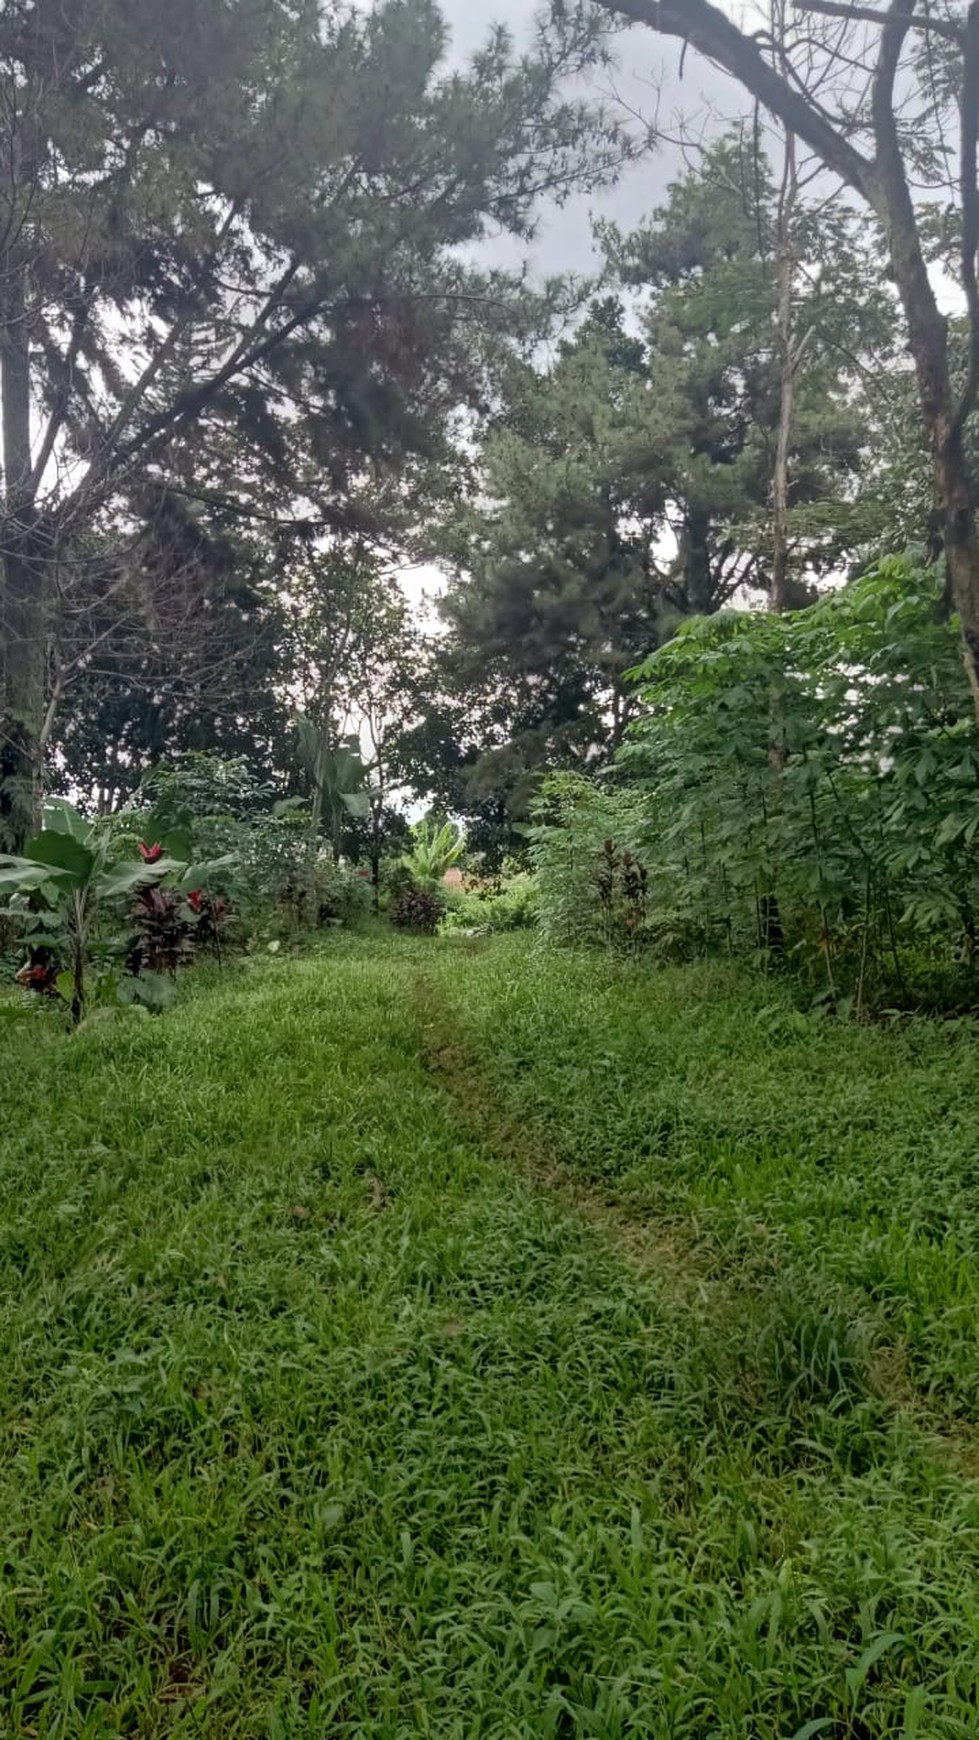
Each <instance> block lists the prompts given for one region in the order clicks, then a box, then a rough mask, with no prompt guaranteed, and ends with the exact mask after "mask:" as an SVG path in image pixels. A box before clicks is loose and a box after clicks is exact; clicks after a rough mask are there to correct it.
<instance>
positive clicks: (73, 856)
mask: <svg viewBox="0 0 979 1740" xmlns="http://www.w3.org/2000/svg"><path fill="white" fill-rule="evenodd" d="M25 856H26V857H28V858H30V859H32V860H33V862H34V863H36V864H49V865H50V866H51V868H52V869H53V870H63V871H64V872H65V874H66V875H68V876H70V877H71V879H72V881H73V882H87V881H88V878H89V877H90V876H91V874H92V867H93V865H94V863H95V856H94V854H93V853H92V852H90V851H89V849H88V847H87V846H83V845H82V843H81V841H80V840H78V839H76V838H75V837H74V836H73V835H72V834H69V833H62V832H61V831H60V830H59V829H57V828H51V829H45V830H44V831H43V832H42V833H40V834H36V835H35V837H34V839H33V840H29V841H28V843H27V846H26V847H25Z"/></svg>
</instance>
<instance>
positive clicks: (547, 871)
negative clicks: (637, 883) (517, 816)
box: [529, 773, 648, 944]
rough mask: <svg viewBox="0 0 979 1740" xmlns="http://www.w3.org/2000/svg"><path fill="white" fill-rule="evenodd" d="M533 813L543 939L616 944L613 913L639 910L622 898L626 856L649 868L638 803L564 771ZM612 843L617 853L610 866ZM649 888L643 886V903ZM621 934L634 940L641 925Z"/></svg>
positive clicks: (532, 851) (543, 789)
mask: <svg viewBox="0 0 979 1740" xmlns="http://www.w3.org/2000/svg"><path fill="white" fill-rule="evenodd" d="M532 816H533V821H532V825H531V827H530V829H529V839H530V855H531V861H532V863H533V866H534V870H535V872H536V879H537V887H538V911H539V923H540V928H541V932H542V934H543V935H544V936H545V937H546V939H547V940H548V941H549V942H554V943H559V944H567V943H577V942H605V943H610V942H613V941H615V940H616V935H617V930H618V927H617V924H616V923H615V922H614V921H613V919H614V914H615V913H617V911H618V908H619V906H620V904H621V905H622V906H624V907H629V906H630V905H635V902H630V901H626V900H623V898H622V886H621V866H622V862H623V861H624V858H625V857H626V856H628V859H629V862H630V863H636V864H639V865H641V866H642V867H643V869H646V865H647V861H648V860H647V853H646V851H645V849H644V848H645V841H644V818H643V807H642V803H641V801H640V799H639V798H638V796H637V795H636V794H634V793H632V792H629V791H626V790H623V789H622V788H620V787H609V786H600V785H598V784H596V783H595V781H593V780H590V779H586V778H584V776H583V775H581V774H577V773H558V774H553V775H552V776H551V777H550V778H549V779H547V780H545V781H544V783H543V785H542V787H541V791H540V794H539V796H538V797H537V799H536V800H535V803H534V806H533V810H532ZM609 845H610V846H611V847H612V849H613V853H614V855H615V858H614V864H613V865H612V866H610V864H609V861H608V858H607V852H606V848H607V846H609ZM610 875H611V882H610V883H609V882H608V878H609V876H610ZM647 880H648V871H647ZM603 887H604V889H605V892H604V893H603ZM645 889H646V885H645V884H643V889H642V900H643V902H645V899H646V892H645ZM621 930H622V935H623V937H625V936H626V935H628V936H629V938H630V939H631V940H634V939H635V936H636V930H637V926H636V925H635V924H630V925H628V926H626V925H625V924H623V925H622V927H621Z"/></svg>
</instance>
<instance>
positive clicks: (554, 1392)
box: [0, 936, 979, 1740]
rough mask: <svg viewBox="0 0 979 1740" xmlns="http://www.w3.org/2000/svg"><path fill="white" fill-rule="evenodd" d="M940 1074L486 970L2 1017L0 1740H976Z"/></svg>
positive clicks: (527, 961) (341, 967)
mask: <svg viewBox="0 0 979 1740" xmlns="http://www.w3.org/2000/svg"><path fill="white" fill-rule="evenodd" d="M447 1037H448V1038H449V1039H450V1040H453V1041H454V1040H455V1039H458V1042H459V1050H458V1054H450V1051H449V1050H448V1049H447V1047H446V1044H445V1041H446V1038H447ZM975 1037H976V1035H975V1029H974V1028H971V1027H967V1026H963V1025H960V1026H956V1027H952V1028H941V1027H939V1026H937V1025H935V1026H932V1025H927V1024H924V1023H922V1024H919V1025H912V1026H909V1027H907V1028H906V1029H902V1030H895V1031H883V1030H859V1029H839V1030H836V1029H833V1028H832V1027H831V1026H828V1025H827V1026H825V1027H820V1026H815V1025H813V1024H811V1023H806V1022H802V1023H800V1022H799V1021H797V1020H796V1018H795V1017H794V1016H793V1013H792V1011H791V1009H790V1008H789V1005H788V1003H787V1002H783V1001H782V1000H781V999H780V997H779V996H778V994H777V993H776V992H774V991H773V990H772V988H771V987H767V988H766V987H759V986H757V985H756V984H755V983H754V982H752V981H750V980H739V979H735V978H732V977H730V976H729V975H725V974H719V973H717V972H701V971H692V970H687V971H685V972H670V973H662V974H647V973H637V972H630V971H623V970H621V969H617V968H615V967H614V966H612V965H609V964H608V963H605V962H603V961H601V960H599V959H597V958H595V957H547V956H534V955H533V954H531V953H530V952H529V950H528V942H527V939H526V938H524V937H519V936H518V937H514V938H512V939H510V938H507V939H501V940H500V941H498V942H495V943H494V944H493V946H492V947H490V948H489V949H487V950H486V951H485V952H472V953H470V952H468V951H466V950H465V949H464V948H463V947H460V946H459V945H458V944H456V943H453V942H451V941H445V942H436V943H430V944H414V943H411V942H410V941H407V940H396V939H392V940H390V941H388V940H383V941H382V940H374V939H367V940H360V941H351V940H345V939H338V941H337V943H336V947H335V949H334V950H332V951H331V952H330V953H329V954H326V955H323V956H321V957H320V958H318V959H314V960H310V961H308V962H305V963H302V964H301V965H297V964H296V963H295V962H293V961H288V960H281V961H277V962H274V963H269V965H268V966H265V967H262V968H259V969H250V970H249V971H248V972H246V973H242V974H240V975H235V976H230V977H229V978H228V979H227V981H226V982H225V983H223V984H219V985H218V986H212V987H209V988H202V989H199V990H198V991H197V992H196V993H195V994H193V995H192V996H190V997H189V998H188V1000H187V1002H186V1003H185V1004H184V1005H183V1006H182V1007H180V1008H179V1009H177V1010H176V1011H175V1012H173V1013H172V1014H170V1015H167V1016H166V1017H164V1018H162V1019H161V1020H159V1021H144V1022H136V1021H132V1022H131V1023H130V1022H128V1021H127V1022H120V1023H117V1024H110V1025H107V1026H105V1027H102V1028H98V1027H96V1028H92V1029H91V1030H90V1031H87V1032H83V1033H81V1034H79V1035H78V1036H77V1037H76V1038H75V1039H72V1040H67V1039H65V1038H64V1037H62V1036H60V1035H58V1034H55V1033H54V1032H53V1031H52V1030H49V1029H48V1028H47V1027H46V1026H45V1024H43V1023H37V1022H32V1023H31V1024H30V1025H29V1027H28V1028H24V1029H20V1028H17V1027H16V1026H13V1025H10V1026H4V1027H3V1028H0V1055H2V1063H3V1070H4V1080H5V1084H6V1083H9V1086H7V1087H6V1091H5V1093H4V1097H3V1101H2V1104H0V1334H2V1348H3V1363H2V1366H0V1431H2V1450H3V1455H2V1462H0V1555H2V1561H0V1735H2V1736H3V1740H8V1737H9V1740H20V1737H21V1736H28V1737H29V1736H39V1737H44V1740H48V1737H52V1740H53V1737H55V1736H57V1737H58V1740H69V1737H70V1740H75V1737H81V1736H85V1737H86V1740H103V1737H104V1736H114V1735H119V1736H127V1737H128V1740H133V1737H137V1736H138V1737H140V1740H143V1737H149V1736H164V1735H165V1736H168V1737H169V1736H180V1737H183V1736H187V1737H190V1736H195V1737H203V1740H232V1737H234V1740H239V1737H240V1740H265V1737H266V1736H267V1737H268V1740H294V1737H296V1740H298V1737H299V1736H302V1737H304V1740H326V1737H328V1736H333V1735H356V1736H370V1737H371V1740H382V1737H383V1740H401V1737H405V1740H407V1737H408V1736H415V1735H424V1734H430V1735H433V1736H438V1737H439V1740H450V1737H452V1740H455V1737H458V1740H477V1737H478V1740H490V1737H499V1740H519V1737H522V1736H550V1735H553V1736H561V1737H564V1736H579V1735H580V1736H601V1737H603V1740H616V1737H620V1736H621V1737H625V1736H629V1737H630V1740H633V1737H634V1740H639V1737H644V1736H653V1737H655V1740H793V1737H796V1736H798V1737H800V1740H801V1737H802V1736H805V1737H806V1740H810V1737H815V1736H817V1735H824V1736H828V1737H829V1740H846V1737H848V1740H879V1737H885V1736H908V1737H911V1736H918V1737H919V1740H952V1737H953V1736H954V1737H962V1740H965V1737H967V1736H968V1737H970V1740H974V1736H975V1735H976V1733H977V1732H979V1691H977V1687H979V1492H977V1489H976V1487H975V1484H974V1482H973V1481H972V1480H971V1479H970V1477H969V1475H968V1473H967V1471H966V1469H967V1464H968V1458H969V1454H970V1443H971V1436H970V1435H971V1428H972V1421H973V1419H974V1418H975V1413H976V1408H977V1400H976V1398H977V1396H979V1348H977V1344H976V1327H975V1326H976V1323H977V1322H979V1317H977V1315H976V1311H975V1309H974V1305H975V1304H976V1303H977V1301H976V1288H977V1275H979V1263H977V1260H976V1249H975V1245H976V1237H977V1227H979V1206H977V1205H976V1204H977V1201H979V1199H977V1198H976V1190H975V1184H976V1178H975V1169H976V1167H977V1165H979V1085H977V1081H976V1072H975V1066H974V1053H975ZM434 1051H438V1053H439V1059H440V1063H441V1066H439V1059H436V1058H435V1057H433V1055H432V1054H433V1052H434ZM562 1180H566V1181H567V1189H566V1190H565V1189H563V1187H562ZM576 1192H577V1196H576ZM606 1201H607V1202H608V1205H609V1212H608V1226H607V1229H606V1228H605V1227H604V1226H603V1222H602V1211H603V1204H604V1203H605V1202H606ZM586 1207H587V1210H588V1212H585V1208H586ZM632 1221H635V1222H636V1223H637V1224H638V1225H641V1224H642V1223H644V1222H650V1223H651V1224H652V1225H653V1226H654V1227H656V1228H660V1229H662V1232H663V1237H662V1239H661V1240H660V1243H659V1244H655V1243H654V1244H652V1245H651V1246H650V1248H649V1250H648V1251H647V1252H646V1254H645V1255H641V1254H637V1253H639V1245H637V1246H636V1250H635V1251H633V1250H632V1248H631V1246H630V1241H629V1238H628V1236H627V1234H628V1227H629V1225H630V1223H631V1222H632ZM667 1235H668V1236H667ZM657 1253H658V1255H657Z"/></svg>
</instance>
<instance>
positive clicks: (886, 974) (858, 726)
mask: <svg viewBox="0 0 979 1740" xmlns="http://www.w3.org/2000/svg"><path fill="white" fill-rule="evenodd" d="M639 678H640V683H641V689H640V692H641V695H642V698H643V701H644V702H645V705H646V709H647V710H646V712H645V714H644V716H643V717H642V718H641V719H640V720H639V721H638V722H637V724H636V726H635V727H634V730H633V732H632V734H631V737H630V740H629V742H628V743H627V744H626V745H625V746H624V748H623V750H622V751H621V753H620V756H619V769H620V774H621V776H622V777H623V778H624V779H626V780H627V784H626V785H625V786H624V788H623V789H622V790H621V791H619V790H614V791H610V792H606V793H602V792H599V791H593V790H591V789H590V788H588V787H584V786H581V785H578V786H574V785H572V786H571V787H569V788H567V789H566V790H565V791H564V792H563V793H561V794H559V795H558V799H557V802H558V809H557V813H556V814H555V815H554V816H553V818H552V821H551V825H550V826H548V825H547V824H546V823H545V822H543V820H542V823H541V826H540V828H539V829H538V832H537V834H536V836H535V853H536V862H537V866H538V870H539V872H540V876H541V897H542V913H543V914H544V915H545V925H547V926H548V927H549V933H550V934H552V935H559V934H561V935H563V936H565V937H566V938H567V937H573V936H575V935H579V936H583V935H589V934H590V935H592V936H595V935H596V934H598V933H599V932H600V930H601V918H602V902H601V897H600V890H599V888H598V884H597V879H598V878H599V875H600V863H601V847H600V843H599V841H598V839H597V834H598V831H599V829H600V828H601V827H602V826H603V824H604V825H605V832H606V833H607V834H609V835H611V836H612V837H613V839H614V840H615V841H616V842H617V844H619V845H620V846H621V847H628V848H629V849H630V850H631V851H633V852H635V853H636V854H637V855H638V857H639V858H640V859H641V861H642V862H643V864H644V866H645V867H646V870H647V876H648V886H647V893H646V907H647V917H646V919H645V921H644V923H643V925H642V926H641V934H643V935H645V936H646V937H647V938H648V939H649V940H651V941H654V942H657V941H658V942H660V943H661V945H662V946H663V947H665V948H666V950H667V952H676V951H677V949H678V948H679V949H680V951H681V952H685V951H689V950H691V949H694V948H703V947H709V946H717V945H719V944H723V946H725V947H727V948H729V949H732V950H735V951H738V952H742V953H746V954H754V955H756V957H757V958H760V959H762V960H765V961H766V962H768V963H770V961H771V959H772V955H773V953H779V954H782V953H783V952H784V953H785V954H786V958H787V959H788V960H789V961H796V962H797V963H798V964H799V966H800V968H801V969H802V970H803V971H804V972H805V974H806V975H807V976H808V977H809V978H810V980H812V981H814V982H821V983H822V985H823V987H824V990H825V991H826V992H827V993H828V994H829V995H830V996H831V997H833V998H836V997H837V996H840V997H843V996H844V995H845V996H846V997H847V998H849V997H852V998H855V1001H856V1005H857V1007H858V1008H861V1007H863V1006H864V1004H865V1003H866V1002H868V1001H870V1000H871V999H872V998H875V997H877V998H879V997H880V996H883V995H885V994H886V996H887V997H888V998H890V999H891V1000H893V999H895V998H900V997H902V996H906V995H908V994H909V993H910V991H911V988H912V985H911V982H912V981H913V980H916V981H917V982H918V990H919V993H921V994H924V992H925V989H926V987H925V986H924V984H923V983H922V982H921V979H920V971H919V969H920V966H921V963H922V961H930V962H932V963H933V965H934V966H935V967H937V968H938V969H939V970H940V971H942V972H944V973H945V975H946V979H945V993H947V994H952V995H954V996H958V997H961V996H966V997H971V996H972V995H973V994H974V991H973V988H972V987H973V975H974V968H975V965H976V915H977V912H979V873H977V870H976V863H975V851H974V841H975V838H976V833H977V829H979V820H977V818H976V814H975V802H976V792H977V781H979V755H977V751H976V748H975V742H974V725H973V721H972V717H971V709H970V702H969V694H968V689H967V685H966V679H965V675H964V672H963V669H962V664H961V658H960V655H959V650H958V645H957V638H956V627H955V624H954V622H950V621H949V620H948V619H947V617H946V616H945V614H944V612H943V591H942V581H941V577H940V576H939V575H937V574H935V573H934V572H932V571H931V570H928V569H925V568H922V567H920V566H916V565H915V564H914V562H913V561H911V560H910V559H907V558H888V559H887V560H886V561H884V562H882V563H881V564H880V565H879V566H878V567H877V568H876V569H874V570H873V571H871V572H869V573H867V574H865V575H863V576H862V577H861V578H860V579H859V580H857V581H855V582H853V583H851V584H850V585H849V586H847V587H845V588H843V589H842V590H841V591H839V592H837V593H834V594H832V595H830V596H829V597H827V598H825V599H824V600H822V601H821V602H820V603H818V604H816V605H814V606H812V607H811V608H810V609H808V610H804V611H800V612H796V613H794V614H791V615H789V616H786V617H783V618H778V617H774V616H770V615H756V614H751V613H743V612H742V613H737V614H736V613H731V614H726V615H721V616H718V617H716V618H714V619H713V620H711V621H701V622H697V623H691V624H690V625H689V626H687V627H685V628H684V629H683V630H682V631H681V632H680V633H679V634H678V635H677V637H676V638H675V640H674V641H672V642H671V643H670V645H669V646H667V647H664V648H662V649H661V650H660V651H659V652H657V653H656V654H655V655H654V656H653V658H652V659H650V660H649V661H648V662H647V663H646V664H645V665H644V666H643V667H642V668H641V671H640V672H639ZM546 801H548V802H553V801H554V800H553V799H548V800H546ZM623 806H624V808H623ZM590 878H594V879H596V880H595V886H594V888H593V890H592V892H591V895H590V897H589V879H590ZM579 903H584V906H585V909H586V910H585V914H584V916H583V917H582V919H581V921H580V922H578V923H577V924H575V922H574V915H575V911H576V909H577V906H578V904H579ZM558 908H559V910H560V914H561V918H560V922H559V921H558V918H557V916H555V918H553V919H552V918H550V916H549V915H550V914H551V913H552V912H555V913H556V911H557V909H558ZM954 981H958V988H957V990H956V989H954V988H953V990H951V991H950V989H949V987H950V984H953V985H954Z"/></svg>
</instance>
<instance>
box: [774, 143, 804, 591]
mask: <svg viewBox="0 0 979 1740" xmlns="http://www.w3.org/2000/svg"><path fill="white" fill-rule="evenodd" d="M798 193H799V178H798V174H797V170H796V157H795V136H794V134H792V133H786V135H785V158H784V165H783V171H782V186H781V190H780V193H779V202H778V215H777V230H776V243H775V245H776V286H777V294H776V310H775V319H776V345H777V350H778V368H779V408H778V435H777V438H776V443H775V467H774V470H773V473H772V578H771V589H770V591H769V595H768V603H769V608H770V609H771V610H774V611H777V612H778V613H779V614H781V613H782V612H783V611H785V610H787V609H788V605H789V486H790V475H789V452H790V448H791V444H792V421H793V417H794V414H795V371H796V364H797V358H796V350H795V345H794V342H793V334H792V279H793V263H794V262H793V258H792V220H793V216H794V213H795V206H796V201H797V198H798Z"/></svg>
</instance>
